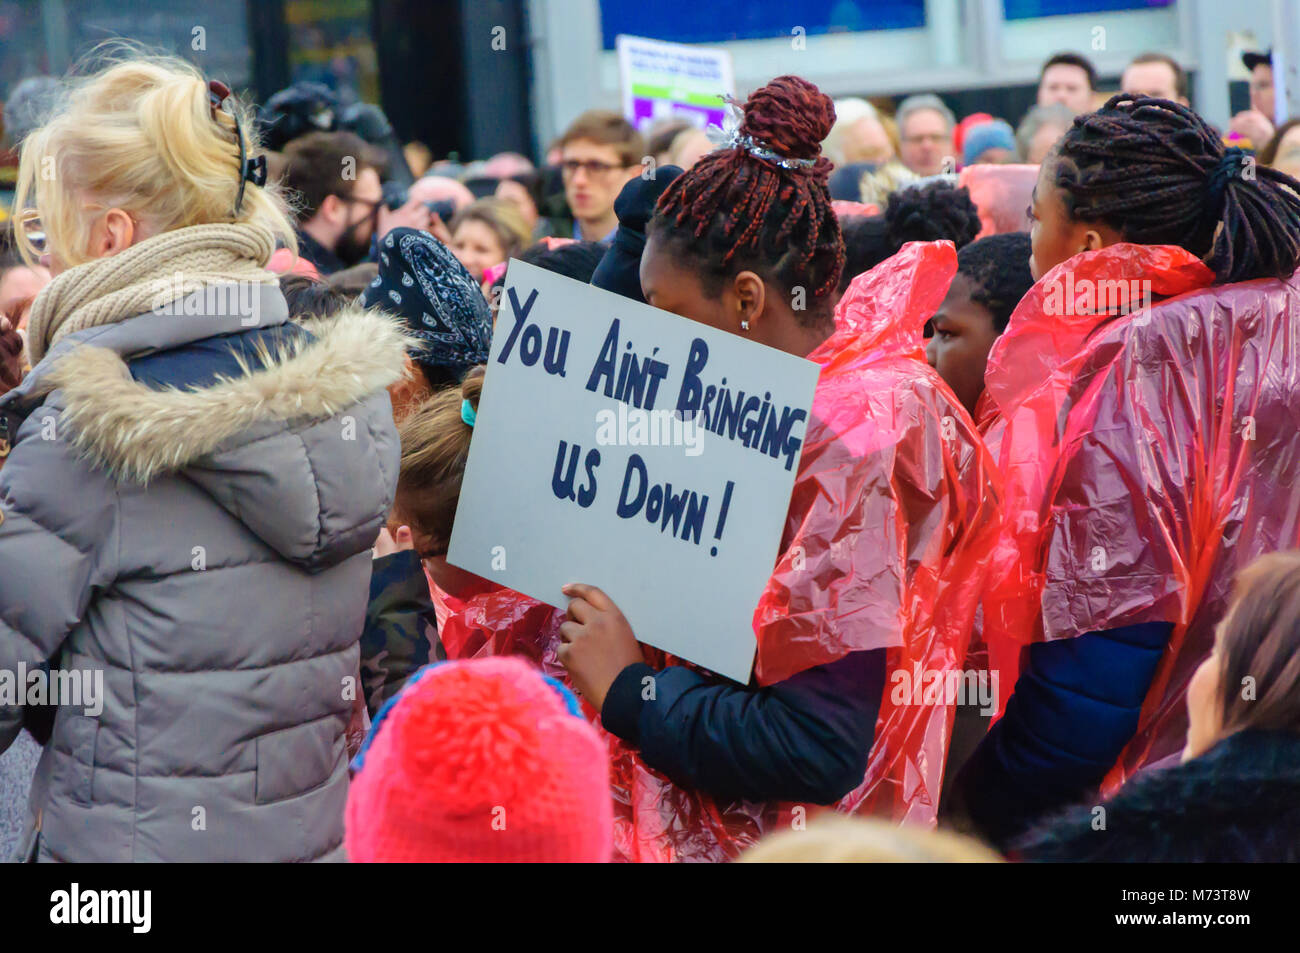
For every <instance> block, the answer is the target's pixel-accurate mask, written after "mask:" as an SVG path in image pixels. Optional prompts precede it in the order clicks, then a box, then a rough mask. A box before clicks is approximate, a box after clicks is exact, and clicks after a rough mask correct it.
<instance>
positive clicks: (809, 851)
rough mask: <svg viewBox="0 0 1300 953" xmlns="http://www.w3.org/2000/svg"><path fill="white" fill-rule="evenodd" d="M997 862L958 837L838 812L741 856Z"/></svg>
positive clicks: (749, 859) (792, 860)
mask: <svg viewBox="0 0 1300 953" xmlns="http://www.w3.org/2000/svg"><path fill="white" fill-rule="evenodd" d="M1001 860H1002V858H1001V857H999V856H998V855H997V854H995V853H994V852H993V851H992V850H990V849H989V848H987V847H985V846H984V845H983V844H981V843H979V842H978V841H976V840H972V839H971V838H969V837H965V836H963V835H961V834H954V833H952V832H950V831H932V830H928V829H925V828H919V827H913V826H909V825H907V824H904V825H901V826H900V825H898V824H895V823H892V822H890V821H886V820H883V819H881V818H877V817H845V816H843V815H840V814H826V815H822V816H821V817H818V818H817V819H816V820H814V821H813V822H812V823H810V824H809V825H808V827H807V828H806V829H805V830H791V831H782V832H781V833H777V834H772V835H770V836H768V837H764V838H763V839H762V840H760V841H759V842H758V843H757V844H755V845H754V846H753V847H751V848H750V849H749V850H747V851H745V853H744V854H743V855H741V858H740V861H741V863H748V864H900V863H901V864H906V863H921V864H959V863H977V864H990V863H991V864H996V863H999V862H1000V861H1001Z"/></svg>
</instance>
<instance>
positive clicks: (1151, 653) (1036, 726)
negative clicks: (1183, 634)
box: [957, 622, 1173, 845]
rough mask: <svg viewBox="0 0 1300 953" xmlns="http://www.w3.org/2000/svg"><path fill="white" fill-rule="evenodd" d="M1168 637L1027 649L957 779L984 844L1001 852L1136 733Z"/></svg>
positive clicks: (1154, 631)
mask: <svg viewBox="0 0 1300 953" xmlns="http://www.w3.org/2000/svg"><path fill="white" fill-rule="evenodd" d="M1172 632H1173V626H1172V625H1170V624H1169V623H1166V622H1148V623H1142V624H1140V625H1131V626H1126V627H1124V628H1119V629H1108V630H1106V631H1103V632H1088V633H1086V634H1084V635H1080V636H1077V637H1076V638H1071V639H1058V640H1055V641H1052V642H1040V643H1035V644H1034V645H1031V646H1029V648H1028V657H1027V659H1026V660H1025V665H1024V669H1023V671H1022V672H1021V674H1020V678H1019V679H1018V680H1017V682H1016V687H1015V692H1014V693H1013V694H1012V696H1011V698H1010V699H1009V700H1008V702H1007V710H1006V714H1005V715H1003V717H1002V719H1001V720H1000V721H998V723H997V724H995V725H994V726H993V728H992V729H991V730H990V731H989V733H988V735H987V736H985V738H984V740H983V741H982V742H980V745H979V747H978V748H976V749H975V753H974V754H973V755H972V756H971V758H970V760H969V761H968V762H967V763H966V765H965V767H963V768H962V770H961V773H960V774H959V776H958V779H957V788H958V791H959V797H960V799H961V801H962V805H963V809H964V811H965V813H966V814H967V815H968V817H969V819H970V820H971V821H972V822H974V824H975V826H976V827H977V828H978V829H979V830H980V832H981V833H982V834H983V835H984V836H985V837H987V838H988V839H989V840H991V841H992V842H993V843H995V844H999V845H1005V844H1006V843H1008V841H1010V840H1011V839H1013V838H1014V837H1016V836H1017V835H1019V834H1020V833H1022V832H1023V831H1024V830H1025V829H1026V828H1027V827H1028V826H1029V825H1030V824H1031V823H1033V822H1034V821H1035V820H1036V819H1038V818H1040V817H1042V816H1043V815H1044V814H1046V813H1049V812H1053V811H1056V810H1058V809H1060V808H1062V807H1064V806H1066V805H1069V804H1072V803H1074V802H1076V801H1079V800H1082V799H1083V798H1085V797H1086V796H1088V795H1089V794H1090V793H1091V792H1092V791H1093V790H1094V789H1095V788H1096V787H1097V786H1098V785H1099V784H1100V783H1101V781H1102V779H1103V778H1104V777H1105V776H1106V772H1108V771H1109V770H1110V769H1111V767H1112V766H1113V765H1114V764H1115V761H1116V759H1117V758H1118V757H1119V755H1120V752H1121V751H1123V750H1124V746H1125V745H1126V744H1128V742H1129V740H1130V739H1132V737H1133V735H1134V733H1136V731H1137V726H1138V716H1139V714H1140V713H1141V710H1142V702H1143V700H1144V699H1145V698H1146V694H1147V690H1148V689H1149V688H1150V687H1151V681H1152V679H1153V678H1154V677H1155V672H1156V666H1157V664H1158V663H1159V662H1160V657H1161V655H1163V654H1164V650H1165V646H1166V645H1167V644H1168V642H1169V636H1170V634H1171V633H1172Z"/></svg>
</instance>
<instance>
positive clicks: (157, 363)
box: [24, 291, 407, 567]
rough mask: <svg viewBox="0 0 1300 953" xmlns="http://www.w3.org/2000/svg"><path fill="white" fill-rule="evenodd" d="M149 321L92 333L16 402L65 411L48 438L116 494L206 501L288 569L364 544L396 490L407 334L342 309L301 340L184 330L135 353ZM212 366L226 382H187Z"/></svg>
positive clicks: (265, 333) (290, 328)
mask: <svg viewBox="0 0 1300 953" xmlns="http://www.w3.org/2000/svg"><path fill="white" fill-rule="evenodd" d="M275 294H277V295H278V291H276V292H275ZM282 307H283V306H282V305H281V308H282ZM281 314H283V312H281ZM148 320H150V316H147V315H146V316H142V317H139V318H132V319H128V321H126V322H123V323H122V324H120V325H115V326H113V327H110V328H106V329H101V330H102V331H103V332H104V333H103V334H100V335H98V336H95V337H92V338H91V339H90V340H88V341H83V342H74V343H72V344H70V345H69V346H66V347H61V348H60V349H59V350H56V351H53V352H51V354H50V355H49V357H48V358H47V359H46V360H45V361H43V362H42V365H41V366H39V367H38V368H37V369H36V370H35V371H33V375H32V377H33V378H35V380H34V381H32V382H30V386H29V387H28V388H27V390H28V394H27V401H26V402H27V403H28V404H29V405H30V403H32V402H33V401H34V400H35V401H37V402H38V401H39V398H42V397H43V398H44V400H45V405H44V406H45V407H46V408H48V409H50V410H57V411H58V412H59V417H58V424H57V428H58V439H60V440H62V441H66V442H67V443H69V444H71V445H72V446H73V447H74V448H75V451H76V453H77V455H78V456H80V457H81V458H82V459H84V460H87V461H88V462H89V463H91V464H92V465H93V466H94V467H95V468H96V469H98V470H103V471H106V472H107V473H108V474H109V475H110V476H111V477H112V478H113V479H115V480H117V481H122V482H128V483H138V484H151V483H153V482H156V481H159V480H165V479H168V478H172V477H176V476H181V477H183V478H184V479H185V480H187V481H188V482H190V483H192V484H196V485H198V486H200V487H202V488H203V489H204V490H206V491H207V492H208V494H209V495H210V496H211V497H212V498H213V499H214V500H215V501H216V502H217V503H218V504H220V505H221V507H222V508H224V509H225V510H226V511H227V512H228V513H230V514H231V515H233V516H235V517H236V518H237V519H238V520H239V521H240V522H242V523H244V524H245V525H246V526H247V527H248V528H249V529H250V530H251V531H252V532H253V533H255V534H256V535H257V536H258V537H259V538H260V539H261V540H262V541H263V542H265V543H267V544H268V545H270V546H272V547H273V548H274V549H276V550H277V551H278V552H279V553H280V554H281V555H282V556H283V557H284V558H286V559H288V560H289V561H291V562H295V563H299V564H301V565H304V566H308V567H314V566H323V565H331V564H333V563H334V562H335V561H337V560H338V559H341V558H345V557H346V556H349V555H352V554H353V553H355V552H357V551H360V550H361V549H364V548H365V547H367V546H369V545H370V543H371V542H373V539H374V533H375V532H377V531H378V529H379V527H380V526H382V524H383V519H384V518H385V516H386V514H387V510H388V508H389V507H390V506H391V505H392V495H393V489H394V487H395V484H396V478H397V455H398V450H397V447H396V440H395V434H394V432H393V421H392V408H391V405H390V404H389V399H388V394H387V391H386V388H387V387H388V386H389V385H390V384H392V383H394V382H395V381H397V380H399V379H400V378H401V377H402V375H403V373H404V367H405V361H404V358H405V354H406V346H407V339H406V335H405V333H404V332H403V331H402V329H401V326H400V325H399V324H397V323H396V322H394V321H392V320H391V319H389V318H387V317H386V316H384V315H382V314H380V313H378V312H375V311H365V310H361V309H351V310H347V311H344V312H343V313H340V314H339V315H337V316H335V317H333V318H331V319H328V320H325V321H319V322H315V323H312V324H310V325H306V326H301V327H299V326H295V325H292V324H289V323H287V322H285V321H283V320H279V321H273V322H270V324H269V325H267V324H264V325H262V326H259V327H258V328H254V329H251V330H250V329H242V330H240V329H234V330H231V329H222V330H224V331H225V332H226V333H224V334H222V333H220V332H218V336H215V337H214V336H212V335H211V334H209V335H208V336H206V337H204V336H201V335H196V334H195V333H194V332H193V331H191V332H190V338H191V339H190V340H181V341H179V342H177V343H175V344H174V345H172V346H169V347H164V348H161V349H158V348H154V349H150V350H145V351H144V352H143V353H142V352H141V351H140V349H139V347H138V340H139V339H140V337H141V336H142V335H141V330H140V329H138V328H135V329H133V328H132V327H131V325H133V324H135V323H136V322H146V321H148ZM149 330H150V329H149V328H148V327H146V328H145V329H144V331H145V336H146V337H147V332H148V331H149ZM176 333H177V334H183V333H184V332H181V331H178V332H176ZM226 342H231V343H230V344H229V345H227V343H226ZM60 343H61V344H62V343H63V342H60ZM168 343H169V344H172V342H168ZM241 347H242V350H241V349H240V348H241ZM196 354H197V355H199V357H198V358H197V359H196V357H195V355H196ZM214 354H216V355H218V357H217V358H216V359H215V360H217V362H218V363H217V364H216V365H215V366H216V367H218V368H220V371H219V372H212V373H208V374H207V375H206V377H204V375H203V374H198V375H197V379H199V380H200V381H201V382H200V383H197V384H195V383H191V381H193V380H195V379H196V375H195V372H194V365H195V363H196V361H197V362H198V363H199V364H200V365H202V362H203V361H208V362H209V363H211V362H212V361H213V360H214V358H213V357H212V355H214ZM139 360H144V361H147V362H148V364H149V366H150V371H151V373H150V374H149V375H148V376H147V377H146V376H145V375H143V374H141V373H138V371H139V365H137V363H136V362H137V361H139ZM203 366H206V365H203ZM160 369H161V370H160ZM133 371H136V372H137V373H136V374H135V376H133ZM137 378H140V379H137ZM176 380H180V381H182V384H181V385H180V386H177V385H176V384H175V383H171V382H172V381H176ZM38 416H39V417H40V418H41V420H42V421H48V420H49V418H50V415H48V414H43V413H42V414H39V415H38ZM24 429H25V430H26V431H27V432H28V433H32V432H33V431H34V430H35V429H38V428H35V427H34V426H33V424H32V423H29V424H27V425H25V427H24Z"/></svg>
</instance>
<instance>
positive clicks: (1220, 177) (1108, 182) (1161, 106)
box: [1032, 93, 1300, 282]
mask: <svg viewBox="0 0 1300 953" xmlns="http://www.w3.org/2000/svg"><path fill="white" fill-rule="evenodd" d="M1296 190H1300V183H1297V182H1296V181H1295V180H1294V179H1292V178H1290V177H1289V176H1287V175H1285V174H1284V173H1282V172H1279V171H1278V170H1276V169H1270V168H1268V167H1266V166H1264V165H1262V164H1261V163H1259V162H1257V161H1256V160H1255V158H1254V157H1253V156H1251V155H1249V154H1248V153H1246V152H1244V151H1242V150H1240V149H1225V147H1224V145H1223V142H1222V140H1221V139H1220V138H1219V134H1218V133H1217V132H1215V131H1214V130H1213V129H1212V128H1210V126H1208V125H1207V124H1206V123H1205V121H1204V120H1203V119H1201V118H1200V117H1199V116H1198V115H1197V114H1196V113H1194V112H1193V111H1192V110H1191V109H1188V108H1187V107H1186V106H1182V105H1180V104H1178V103H1174V102H1170V101H1168V100H1162V99H1149V98H1146V97H1137V98H1135V97H1133V96H1130V95H1128V94H1124V93H1121V94H1119V95H1117V96H1113V97H1111V99H1110V101H1109V102H1107V103H1106V105H1105V106H1104V107H1103V108H1101V109H1099V110H1097V111H1096V112H1094V113H1088V114H1085V115H1082V116H1079V117H1077V118H1076V119H1075V120H1074V124H1073V125H1072V126H1071V127H1070V129H1069V131H1068V132H1066V134H1065V136H1064V137H1063V138H1062V139H1061V141H1060V142H1059V143H1058V144H1057V146H1056V147H1055V148H1054V149H1053V151H1052V152H1051V153H1050V154H1049V155H1048V157H1047V159H1046V160H1044V162H1043V164H1042V167H1041V168H1040V170H1039V177H1038V183H1037V184H1036V185H1035V187H1034V197H1033V206H1032V216H1033V218H1034V226H1033V231H1032V235H1033V244H1034V257H1033V266H1032V267H1033V272H1034V277H1035V279H1037V278H1040V277H1042V276H1043V275H1044V274H1046V273H1047V272H1048V271H1049V270H1051V269H1052V268H1053V267H1055V266H1056V265H1058V264H1060V263H1061V262H1063V261H1065V260H1066V259H1068V258H1071V257H1073V256H1074V255H1077V254H1078V253H1079V252H1082V251H1089V250H1094V249H1097V248H1102V247H1104V246H1106V245H1112V244H1115V243H1116V242H1134V243H1136V244H1141V245H1177V246H1179V247H1181V248H1184V249H1186V250H1187V251H1189V252H1191V253H1192V254H1193V255H1197V256H1199V257H1201V258H1202V259H1203V260H1204V261H1205V263H1206V265H1207V266H1209V268H1210V269H1211V270H1213V272H1214V274H1215V277H1216V279H1217V280H1218V281H1219V282H1234V281H1245V280H1247V279H1250V278H1266V277H1275V278H1285V277H1289V276H1290V275H1291V274H1292V272H1294V271H1295V270H1296V266H1297V264H1298V263H1300V195H1298V194H1297V191H1296Z"/></svg>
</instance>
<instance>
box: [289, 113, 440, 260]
mask: <svg viewBox="0 0 1300 953" xmlns="http://www.w3.org/2000/svg"><path fill="white" fill-rule="evenodd" d="M284 156H285V160H286V167H285V175H284V185H285V187H286V188H287V189H289V190H291V193H296V194H291V195H290V196H289V197H290V199H291V200H292V201H294V202H296V203H297V204H298V207H299V209H300V211H299V213H298V254H299V255H301V256H302V257H303V258H305V259H307V260H308V261H310V262H311V263H312V264H313V265H315V266H316V268H317V270H319V271H320V273H321V274H323V275H328V274H333V273H334V272H336V271H342V270H343V269H344V268H349V267H351V266H352V265H356V264H359V263H361V262H362V261H365V260H366V259H367V258H368V257H369V255H370V250H371V244H372V243H371V239H372V238H376V237H377V238H383V236H384V235H386V234H388V232H389V231H390V230H391V229H393V228H396V227H397V226H399V225H404V226H407V227H410V228H424V229H427V228H428V227H429V223H430V213H429V210H428V208H427V207H426V206H425V205H424V204H423V203H422V202H418V201H415V200H411V201H408V202H407V203H406V204H405V205H403V206H402V207H401V208H399V209H397V210H395V211H393V210H390V209H388V207H387V206H385V205H384V194H383V188H382V183H381V181H380V171H381V170H382V169H383V168H384V163H385V157H384V155H383V153H381V152H379V151H378V150H376V149H375V148H374V147H373V146H371V145H369V144H367V143H366V142H365V140H363V139H362V138H361V137H359V136H357V135H354V134H353V133H350V132H313V133H308V134H307V135H305V136H300V137H299V138H297V139H295V140H293V141H292V142H291V143H289V145H288V146H286V147H285V150H284Z"/></svg>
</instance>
